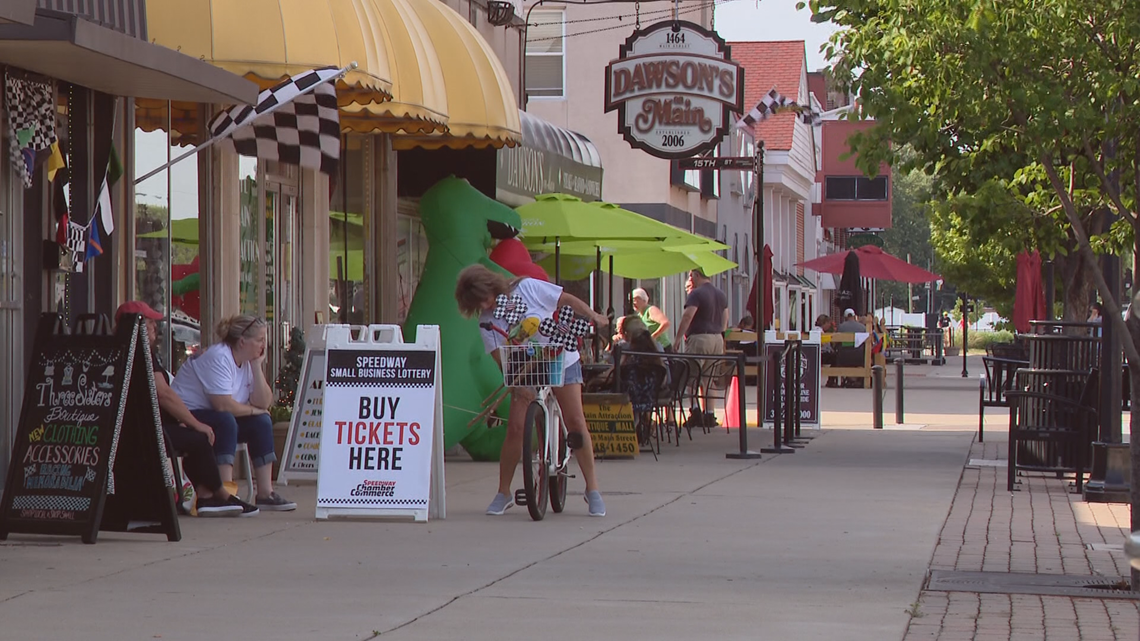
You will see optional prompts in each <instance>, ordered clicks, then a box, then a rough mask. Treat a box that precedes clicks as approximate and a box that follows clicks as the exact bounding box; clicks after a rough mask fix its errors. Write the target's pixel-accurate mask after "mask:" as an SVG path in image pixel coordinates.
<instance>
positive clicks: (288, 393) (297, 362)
mask: <svg viewBox="0 0 1140 641" xmlns="http://www.w3.org/2000/svg"><path fill="white" fill-rule="evenodd" d="M304 360H305V333H304V332H303V331H301V328H300V327H296V326H294V327H293V329H292V330H291V331H290V332H289V349H288V350H287V351H286V352H285V356H284V362H283V363H282V364H281V369H279V370H277V380H275V381H274V382H273V387H274V389H276V390H277V403H276V405H274V406H273V408H270V414H272V413H273V409H275V408H280V409H282V410H284V412H283V413H282V415H283V416H285V417H286V418H284V419H280V420H289V418H291V417H292V415H293V402H294V400H295V399H296V396H297V382H298V381H299V380H300V378H301V365H302V363H304ZM273 420H274V422H277V421H278V420H279V419H278V418H277V417H274V418H273Z"/></svg>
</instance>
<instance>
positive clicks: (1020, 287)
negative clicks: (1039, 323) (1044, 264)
mask: <svg viewBox="0 0 1140 641" xmlns="http://www.w3.org/2000/svg"><path fill="white" fill-rule="evenodd" d="M1043 318H1045V293H1044V291H1043V288H1042V286H1041V254H1040V253H1039V252H1038V251H1037V250H1036V249H1035V250H1033V252H1032V253H1030V252H1021V253H1020V254H1018V255H1017V290H1016V291H1015V292H1014V298H1013V327H1014V329H1016V330H1017V331H1018V332H1021V333H1023V334H1025V333H1028V332H1029V330H1030V325H1029V321H1031V320H1041V319H1043Z"/></svg>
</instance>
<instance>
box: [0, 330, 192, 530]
mask: <svg viewBox="0 0 1140 641" xmlns="http://www.w3.org/2000/svg"><path fill="white" fill-rule="evenodd" d="M85 325H89V326H90V327H89V328H90V329H92V331H91V332H90V333H78V331H79V330H82V329H83V328H84V326H85ZM76 330H77V333H71V332H69V331H68V330H67V328H66V326H65V325H64V324H63V320H62V318H60V317H59V316H58V315H55V314H45V315H44V316H43V317H41V319H40V325H39V328H38V330H37V333H36V344H35V349H34V355H33V358H32V363H31V367H30V369H29V372H28V377H27V381H28V383H27V387H26V389H25V394H24V403H23V408H22V410H21V413H20V423H19V425H18V426H17V429H16V434H15V443H14V445H13V448H12V458H11V466H10V469H9V471H8V477H7V482H6V484H5V486H4V495H3V500H2V502H0V539H4V538H6V537H7V534H8V533H9V532H31V533H40V534H71V535H80V536H82V537H83V541H84V542H86V543H94V542H95V538H96V535H97V533H98V531H99V530H100V529H122V530H127V529H130V530H132V531H133V530H135V529H138V528H137V527H129V526H130V525H131V524H135V525H138V524H139V523H144V525H143V526H142V527H143V528H150V529H146V530H145V531H152V532H154V531H158V532H165V533H167V534H168V537H170V538H171V540H178V538H179V534H178V523H177V517H176V514H175V512H174V503H173V493H172V492H171V491H170V490H172V489H173V478H172V477H171V475H170V474H169V472H168V467H167V466H166V461H165V450H164V447H163V440H162V434H161V427H160V425H159V422H158V421H159V418H158V404H157V399H156V396H155V391H154V379H153V373H152V371H151V365H150V350H149V346H148V345H147V342H146V334H145V330H144V329H143V327H142V322H141V317H139V316H135V315H131V316H129V317H124V321H123V322H122V323H121V324H120V327H119V328H118V331H117V332H116V333H115V334H111V333H110V323H109V322H108V321H107V318H106V317H89V318H81V319H80V321H79V322H78V323H77V327H76ZM148 383H149V385H148ZM124 425H127V428H126V429H124ZM123 452H129V453H130V455H129V460H127V461H125V462H124V463H123V465H122V466H119V467H116V462H117V456H121V454H122V453H123ZM116 481H118V484H119V485H120V486H121V487H123V486H127V487H125V488H124V490H125V491H121V492H119V497H118V498H123V497H124V496H125V495H126V494H130V495H131V496H130V499H131V500H130V501H125V500H120V501H112V503H113V509H112V512H113V513H114V517H113V518H112V519H110V521H109V522H108V523H104V522H103V521H104V507H105V506H106V504H107V502H106V499H107V497H108V495H114V494H115V492H116ZM164 497H165V500H166V501H167V502H168V503H169V509H168V510H167V509H165V508H166V506H165V505H164V504H163V500H164ZM101 526H104V527H101Z"/></svg>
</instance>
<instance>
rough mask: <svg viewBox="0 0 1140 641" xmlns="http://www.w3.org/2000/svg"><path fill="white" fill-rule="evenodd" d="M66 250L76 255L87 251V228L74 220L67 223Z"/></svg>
mask: <svg viewBox="0 0 1140 641" xmlns="http://www.w3.org/2000/svg"><path fill="white" fill-rule="evenodd" d="M67 248H68V249H70V250H71V251H72V252H74V253H76V254H83V253H85V252H86V251H87V227H85V226H83V225H80V224H78V223H76V222H75V221H74V220H69V221H67Z"/></svg>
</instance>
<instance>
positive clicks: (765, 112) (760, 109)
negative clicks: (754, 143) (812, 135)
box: [736, 87, 823, 127]
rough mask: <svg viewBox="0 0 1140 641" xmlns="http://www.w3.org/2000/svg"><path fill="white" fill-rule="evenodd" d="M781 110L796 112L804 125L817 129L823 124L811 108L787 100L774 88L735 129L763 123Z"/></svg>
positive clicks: (816, 112)
mask: <svg viewBox="0 0 1140 641" xmlns="http://www.w3.org/2000/svg"><path fill="white" fill-rule="evenodd" d="M781 109H788V110H790V111H794V112H796V114H797V115H798V116H799V119H800V121H801V122H803V123H804V124H805V125H811V126H813V127H818V126H820V125H822V124H823V117H822V116H821V115H820V114H819V112H818V111H816V110H814V109H812V108H811V106H810V105H809V106H803V105H801V104H799V103H798V102H796V101H794V100H790V99H788V98H787V97H786V96H784V94H782V93H780V92H779V91H776V88H775V87H772V90H771V91H769V92H768V93H766V94H764V97H763V98H761V99H760V102H758V103H756V106H755V107H753V108H752V111H749V112H748V113H746V114H744V117H743V118H741V119H740V120H738V121H737V122H736V126H737V127H751V126H752V125H754V124H756V123H758V122H763V121H765V120H767V119H769V118H771V117H772V114H774V113H776V112H777V111H779V110H781Z"/></svg>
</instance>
